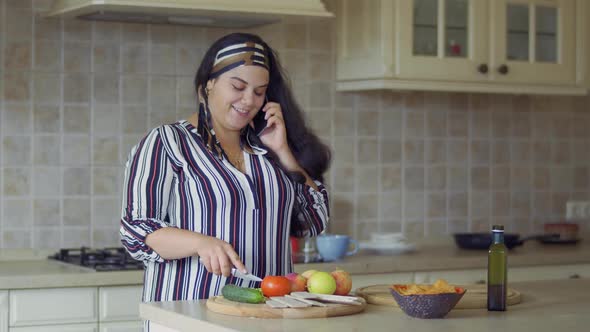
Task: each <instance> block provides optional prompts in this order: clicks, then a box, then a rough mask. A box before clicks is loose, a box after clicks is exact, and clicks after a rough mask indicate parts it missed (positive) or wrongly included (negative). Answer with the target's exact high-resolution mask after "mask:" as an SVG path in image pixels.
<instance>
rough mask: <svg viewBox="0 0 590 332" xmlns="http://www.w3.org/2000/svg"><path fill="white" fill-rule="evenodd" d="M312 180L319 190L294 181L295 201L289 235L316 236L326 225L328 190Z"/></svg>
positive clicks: (328, 214) (328, 212)
mask: <svg viewBox="0 0 590 332" xmlns="http://www.w3.org/2000/svg"><path fill="white" fill-rule="evenodd" d="M314 182H315V184H316V185H317V186H318V189H319V190H315V189H313V188H312V187H310V186H308V185H306V184H302V183H295V196H296V203H295V209H294V211H293V219H292V221H291V235H294V236H296V237H309V236H317V235H318V234H320V233H321V232H322V231H323V230H324V229H326V227H327V226H328V219H329V217H330V209H329V200H328V190H326V188H325V187H324V185H323V184H322V183H321V182H319V181H314Z"/></svg>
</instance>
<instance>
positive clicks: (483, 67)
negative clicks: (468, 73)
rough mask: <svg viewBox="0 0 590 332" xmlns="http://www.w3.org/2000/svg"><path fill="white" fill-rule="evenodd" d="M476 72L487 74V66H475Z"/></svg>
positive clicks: (483, 64)
mask: <svg viewBox="0 0 590 332" xmlns="http://www.w3.org/2000/svg"><path fill="white" fill-rule="evenodd" d="M477 71H478V72H480V73H482V74H487V73H488V65H486V64H485V63H482V64H481V65H479V66H477Z"/></svg>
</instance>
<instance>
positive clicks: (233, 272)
mask: <svg viewBox="0 0 590 332" xmlns="http://www.w3.org/2000/svg"><path fill="white" fill-rule="evenodd" d="M231 275H232V276H234V277H236V278H240V279H246V280H251V281H262V279H261V278H259V277H257V276H255V275H253V274H251V273H243V272H241V271H240V270H238V269H236V268H235V267H234V268H232V269H231Z"/></svg>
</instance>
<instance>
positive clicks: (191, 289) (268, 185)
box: [120, 120, 329, 301]
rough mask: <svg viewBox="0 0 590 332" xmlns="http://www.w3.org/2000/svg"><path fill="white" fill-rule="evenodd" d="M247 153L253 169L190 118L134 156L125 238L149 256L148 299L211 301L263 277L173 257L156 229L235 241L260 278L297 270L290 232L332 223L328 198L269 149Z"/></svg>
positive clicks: (136, 252) (153, 135) (315, 230)
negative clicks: (162, 251)
mask: <svg viewBox="0 0 590 332" xmlns="http://www.w3.org/2000/svg"><path fill="white" fill-rule="evenodd" d="M252 149H253V153H247V152H244V162H245V165H246V166H245V168H246V174H244V173H241V172H240V171H239V170H237V169H236V168H235V167H234V166H233V165H232V164H231V163H229V162H228V161H227V160H226V159H223V160H221V159H219V158H216V157H215V156H213V155H212V154H211V152H210V151H209V150H208V149H207V147H206V146H205V145H204V143H203V141H202V140H201V138H200V136H199V135H198V134H197V130H196V128H195V127H194V126H192V125H191V124H190V123H189V122H188V121H186V120H182V121H179V122H177V123H174V124H170V125H164V126H161V127H158V128H155V129H153V130H152V131H151V132H150V133H149V134H148V135H147V136H146V137H145V138H144V139H143V140H142V141H141V142H140V143H139V144H138V145H136V146H135V147H134V148H133V149H132V150H131V153H130V155H129V159H128V161H127V165H126V171H125V180H124V188H123V206H122V217H121V228H120V235H121V242H122V243H123V246H124V247H125V248H126V249H127V251H128V252H129V253H130V254H131V255H132V256H133V258H135V259H138V260H142V261H143V262H144V264H145V272H144V291H143V300H144V301H171V300H193V299H203V298H208V297H210V296H214V295H217V294H219V293H220V292H221V288H222V287H223V285H225V284H227V283H232V284H237V285H240V286H245V287H259V285H257V283H255V282H248V281H245V280H242V279H238V278H234V277H229V278H225V277H223V276H216V275H214V274H212V273H209V272H207V270H206V269H205V266H204V265H203V264H201V263H199V259H198V257H187V258H182V259H175V260H166V259H163V258H162V257H160V255H158V253H157V252H155V251H154V250H153V249H152V248H150V247H149V246H148V245H147V244H146V243H145V238H146V236H147V235H148V234H150V233H152V232H154V231H156V230H158V229H160V228H163V227H177V228H181V229H187V230H191V231H194V232H199V233H201V234H205V235H209V236H214V237H217V238H219V239H222V240H224V241H226V242H228V243H230V244H231V245H232V246H233V247H234V249H235V250H236V252H237V254H238V255H239V256H240V258H241V259H242V261H243V262H244V264H245V265H246V267H247V268H248V269H249V270H250V271H251V272H252V273H253V274H255V275H257V276H260V277H264V276H267V275H284V274H287V273H290V272H292V269H293V264H292V260H291V252H290V250H291V249H290V246H289V236H290V235H294V236H298V237H302V236H315V235H317V234H319V233H320V232H321V231H322V230H324V229H325V227H326V225H327V222H328V215H329V211H328V196H327V191H326V189H325V188H324V186H323V185H322V184H321V183H319V182H316V184H317V185H318V187H319V189H320V191H316V190H315V189H313V188H311V187H309V186H307V185H305V184H300V183H294V182H293V181H291V180H290V179H289V178H288V177H287V176H286V175H285V174H284V173H283V172H282V170H280V169H279V168H278V167H277V166H276V165H275V164H274V163H273V162H271V161H270V160H269V159H268V158H266V157H265V153H266V151H265V150H263V149H261V148H257V147H252Z"/></svg>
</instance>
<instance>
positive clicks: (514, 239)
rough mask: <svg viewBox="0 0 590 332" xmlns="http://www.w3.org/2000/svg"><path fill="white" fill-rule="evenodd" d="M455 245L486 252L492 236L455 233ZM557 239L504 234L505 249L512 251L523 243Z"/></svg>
mask: <svg viewBox="0 0 590 332" xmlns="http://www.w3.org/2000/svg"><path fill="white" fill-rule="evenodd" d="M453 236H454V237H455V243H456V244H457V246H459V248H462V249H476V250H483V249H485V250H487V249H489V248H490V245H491V244H492V234H490V233H455V234H453ZM556 237H557V238H559V234H544V235H532V236H526V237H522V238H521V237H520V235H519V234H515V233H505V234H504V244H505V245H506V248H508V249H512V248H514V247H517V246H520V245H522V244H523V243H524V241H527V240H532V239H538V240H541V241H543V240H552V239H555V238H556Z"/></svg>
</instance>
